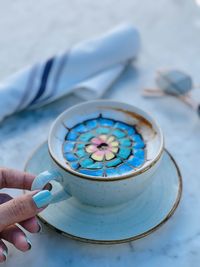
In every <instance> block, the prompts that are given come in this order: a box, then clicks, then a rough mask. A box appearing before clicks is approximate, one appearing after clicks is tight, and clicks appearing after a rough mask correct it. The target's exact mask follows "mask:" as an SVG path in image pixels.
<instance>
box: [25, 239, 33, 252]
mask: <svg viewBox="0 0 200 267" xmlns="http://www.w3.org/2000/svg"><path fill="white" fill-rule="evenodd" d="M25 239H26V242H27V243H28V250H30V249H31V247H32V244H31V241H30V240H29V239H28V237H27V236H25Z"/></svg>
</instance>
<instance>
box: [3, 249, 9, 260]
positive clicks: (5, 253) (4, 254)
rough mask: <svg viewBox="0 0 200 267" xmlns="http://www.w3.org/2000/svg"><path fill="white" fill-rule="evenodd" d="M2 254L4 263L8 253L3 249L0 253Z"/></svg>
mask: <svg viewBox="0 0 200 267" xmlns="http://www.w3.org/2000/svg"><path fill="white" fill-rule="evenodd" d="M2 254H3V256H4V261H6V260H7V257H8V252H7V251H6V250H5V249H4V250H3V251H2Z"/></svg>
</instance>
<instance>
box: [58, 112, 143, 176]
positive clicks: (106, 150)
mask: <svg viewBox="0 0 200 267" xmlns="http://www.w3.org/2000/svg"><path fill="white" fill-rule="evenodd" d="M63 156H64V158H65V160H66V164H67V165H68V166H69V167H70V168H71V169H73V170H75V171H76V172H79V173H82V174H86V175H90V176H101V177H108V178H109V177H111V176H119V175H124V174H126V173H130V172H134V171H135V170H137V169H138V168H140V167H141V166H142V165H143V164H144V163H145V160H146V159H145V143H144V140H143V138H142V135H141V134H140V133H139V132H138V131H137V130H136V127H135V126H133V125H129V124H126V123H124V122H121V121H116V120H113V119H110V118H103V117H102V116H99V117H97V118H95V119H90V120H86V121H84V122H82V123H79V124H77V125H75V126H74V127H73V128H71V129H69V131H68V132H67V134H66V136H65V141H64V143H63Z"/></svg>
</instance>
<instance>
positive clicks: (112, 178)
mask: <svg viewBox="0 0 200 267" xmlns="http://www.w3.org/2000/svg"><path fill="white" fill-rule="evenodd" d="M95 102H96V103H99V102H101V103H103V102H111V103H113V104H124V105H127V106H132V107H135V108H136V109H137V110H140V111H142V112H143V113H144V114H145V115H146V114H148V113H147V112H146V111H144V110H143V109H140V108H138V107H136V106H134V105H131V104H128V103H125V102H121V101H115V100H110V99H98V100H90V101H85V102H81V103H78V104H76V105H73V106H72V107H70V108H68V109H66V110H65V111H63V112H62V113H61V114H60V115H59V116H58V117H57V118H56V119H55V120H54V122H53V124H52V125H51V127H50V131H49V135H48V151H49V155H50V157H51V158H52V160H53V161H54V162H55V163H56V164H57V165H58V166H59V167H60V168H61V169H63V170H64V171H65V172H69V173H71V174H72V175H74V176H76V177H78V178H82V179H86V180H91V181H99V182H112V181H119V180H125V179H129V178H133V177H136V176H138V175H140V174H142V173H144V172H146V171H148V170H149V169H151V168H152V167H153V166H154V165H155V164H156V163H157V162H158V161H159V159H160V158H161V156H162V154H163V151H164V136H163V132H162V130H161V128H160V126H159V124H158V123H157V122H156V120H155V119H154V118H152V116H151V115H149V114H148V117H149V118H150V119H151V121H152V122H153V124H154V125H155V126H156V127H157V132H158V133H159V136H160V147H159V149H158V152H157V155H156V156H155V157H154V158H153V159H152V160H151V161H150V162H149V163H147V165H146V166H142V167H141V168H140V169H138V170H136V171H134V172H130V173H127V174H123V175H119V176H117V177H116V176H109V178H104V177H101V178H98V177H97V176H92V175H86V174H83V173H79V172H76V171H75V170H73V169H69V168H66V167H64V166H63V165H62V164H61V163H60V161H59V160H58V159H57V158H56V155H54V154H55V153H54V152H53V149H52V147H51V142H50V141H51V133H52V130H53V129H54V127H55V125H56V124H57V122H58V121H59V120H60V119H61V118H62V117H63V116H65V114H66V113H67V112H69V111H71V110H72V109H74V108H76V107H78V106H81V105H82V104H90V103H95ZM141 116H142V117H144V118H145V116H143V115H141ZM145 119H147V120H148V121H149V119H148V118H145Z"/></svg>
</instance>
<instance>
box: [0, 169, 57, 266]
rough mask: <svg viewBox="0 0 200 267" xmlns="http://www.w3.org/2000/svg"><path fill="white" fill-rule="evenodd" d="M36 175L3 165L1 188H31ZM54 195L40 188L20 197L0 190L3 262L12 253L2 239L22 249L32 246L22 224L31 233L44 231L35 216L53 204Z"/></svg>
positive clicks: (0, 177) (0, 239)
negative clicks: (50, 203) (4, 167)
mask: <svg viewBox="0 0 200 267" xmlns="http://www.w3.org/2000/svg"><path fill="white" fill-rule="evenodd" d="M34 178H35V177H34V175H31V174H28V173H23V172H20V171H16V170H10V169H3V168H0V189H2V188H19V189H26V190H31V185H32V182H33V180H34ZM46 188H49V187H48V186H47V187H46ZM51 198H52V195H51V193H50V192H49V191H48V190H42V191H39V190H36V191H32V192H29V193H27V194H24V195H22V196H19V197H16V198H12V197H11V196H10V195H8V194H5V193H0V262H4V261H5V260H6V258H7V254H8V248H7V246H6V245H5V243H4V242H3V241H2V239H4V240H6V241H8V242H10V243H12V244H13V245H14V246H15V247H16V248H17V249H19V250H21V251H27V250H29V249H30V248H31V243H30V241H29V239H28V238H27V237H26V235H25V233H24V232H23V231H22V229H21V228H19V226H21V227H23V228H24V229H26V230H27V231H29V232H30V233H38V232H40V230H41V226H40V224H39V223H38V221H37V218H36V217H35V215H36V214H37V213H39V212H40V211H42V210H43V209H44V208H45V207H46V206H47V205H48V204H49V202H50V200H51ZM16 223H17V224H18V225H19V226H18V225H16Z"/></svg>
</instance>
